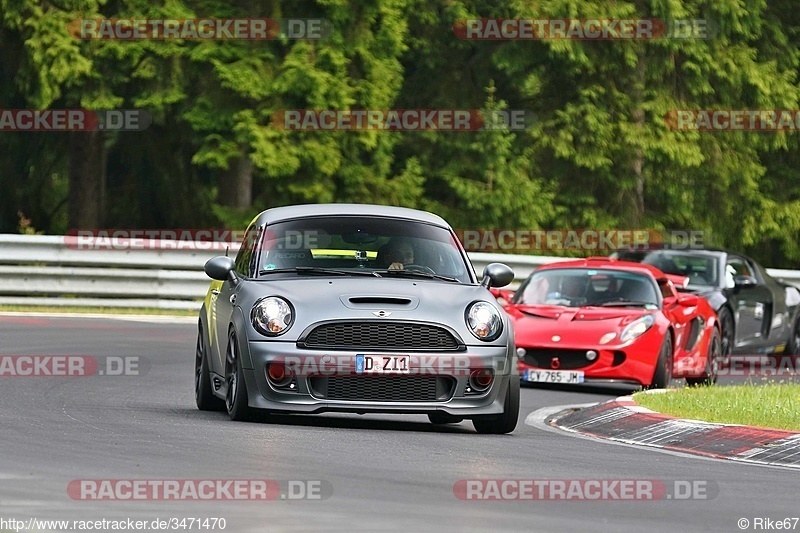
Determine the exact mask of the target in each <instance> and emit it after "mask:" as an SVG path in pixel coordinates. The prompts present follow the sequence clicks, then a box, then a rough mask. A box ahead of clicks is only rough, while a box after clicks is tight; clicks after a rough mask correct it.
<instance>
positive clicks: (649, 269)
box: [536, 257, 667, 279]
mask: <svg viewBox="0 0 800 533" xmlns="http://www.w3.org/2000/svg"><path fill="white" fill-rule="evenodd" d="M562 268H597V269H601V268H602V269H606V270H622V271H627V272H636V273H638V274H644V275H650V276H652V277H654V278H656V279H660V278H665V277H667V276H666V275H665V274H664V273H663V272H662V271H661V270H659V269H657V268H656V267H654V266H653V265H647V264H645V263H636V262H633V261H619V260H617V259H612V258H610V257H588V258H586V259H575V260H573V261H559V262H557V263H548V264H546V265H542V266H540V267H539V268H537V269H536V271H537V272H538V271H540V270H558V269H562Z"/></svg>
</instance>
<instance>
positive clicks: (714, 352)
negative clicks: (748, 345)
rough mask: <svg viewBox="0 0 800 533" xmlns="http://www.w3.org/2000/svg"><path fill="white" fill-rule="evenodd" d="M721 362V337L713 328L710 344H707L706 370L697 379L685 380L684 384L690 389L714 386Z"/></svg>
mask: <svg viewBox="0 0 800 533" xmlns="http://www.w3.org/2000/svg"><path fill="white" fill-rule="evenodd" d="M721 362H722V335H720V333H719V330H717V328H714V333H713V335H712V336H711V342H710V343H709V344H708V357H707V358H706V370H705V372H704V374H703V375H702V376H700V377H698V378H686V384H687V385H689V386H691V387H697V386H704V385H705V386H707V385H714V384H715V383H716V382H717V375H718V374H719V369H720V364H721Z"/></svg>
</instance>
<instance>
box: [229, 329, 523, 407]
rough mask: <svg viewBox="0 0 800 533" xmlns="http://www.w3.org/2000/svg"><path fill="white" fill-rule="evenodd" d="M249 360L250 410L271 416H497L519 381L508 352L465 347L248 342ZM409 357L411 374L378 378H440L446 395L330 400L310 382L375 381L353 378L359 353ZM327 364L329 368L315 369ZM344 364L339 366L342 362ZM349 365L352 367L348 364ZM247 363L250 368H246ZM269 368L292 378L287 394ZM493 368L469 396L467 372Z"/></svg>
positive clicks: (359, 376)
mask: <svg viewBox="0 0 800 533" xmlns="http://www.w3.org/2000/svg"><path fill="white" fill-rule="evenodd" d="M248 351H249V356H250V357H249V361H247V362H246V363H245V368H244V377H245V382H246V385H247V390H248V396H249V401H248V403H249V405H250V407H253V408H257V409H264V410H268V411H274V412H293V413H308V414H312V413H322V412H337V411H338V412H352V413H368V412H373V413H422V414H425V413H433V412H437V411H438V412H444V413H447V414H450V415H454V416H458V417H472V416H480V415H492V414H500V413H502V412H503V409H504V401H505V397H506V390H507V388H508V387H509V383H510V382H511V380H512V379H518V372H517V360H516V356H515V355H514V352H513V347H508V346H502V345H500V346H496V345H490V346H468V347H467V350H466V351H462V352H446V353H443V352H414V353H409V354H401V353H396V352H392V353H385V352H384V353H382V352H379V351H374V350H372V351H359V352H356V351H338V350H337V351H328V352H325V351H317V350H307V349H300V348H297V346H296V345H295V343H293V342H275V341H271V342H270V341H251V342H249V343H248ZM365 353H366V354H375V355H392V356H397V355H409V357H410V360H411V369H410V370H411V373H410V374H408V375H386V376H381V378H382V379H387V380H391V379H393V378H399V379H404V380H414V379H417V378H420V379H429V377H430V376H436V377H440V378H444V379H445V380H446V381H447V382H448V383H450V384H451V390H450V392H449V393H448V394H447V395H445V396H444V397H439V398H437V399H435V400H422V401H420V400H415V401H395V400H393V399H391V398H384V399H382V400H377V401H376V400H363V399H359V398H348V399H333V398H328V397H325V395H320V393H319V391H318V390H317V389H316V388H315V387H314V386H312V380H314V379H318V378H325V377H344V378H346V379H356V380H358V379H361V380H370V379H375V376H371V375H363V374H357V373H356V372H355V360H356V356H357V355H359V354H365ZM322 361H328V363H329V364H328V365H327V366H326V365H323V364H320V363H321V362H322ZM343 361H344V362H345V364H342V362H343ZM348 361H352V362H353V365H352V367H348V366H347V364H346V363H347V362H348ZM248 363H249V364H248ZM269 364H282V365H284V367H285V368H289V369H290V370H291V372H292V375H294V377H295V380H294V381H295V385H296V386H295V387H294V389H292V390H288V389H285V388H279V387H276V386H274V385H273V384H271V383H270V382H269V381H268V379H267V373H266V369H267V367H268V365H269ZM479 368H485V369H492V371H493V374H494V379H493V381H492V384H491V385H490V386H489V388H488V389H487V390H486V391H484V392H482V393H477V392H475V391H472V392H469V391H468V386H469V373H470V371H471V370H473V369H479Z"/></svg>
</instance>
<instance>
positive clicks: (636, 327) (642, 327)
mask: <svg viewBox="0 0 800 533" xmlns="http://www.w3.org/2000/svg"><path fill="white" fill-rule="evenodd" d="M653 324H655V319H654V318H653V315H645V316H643V317H642V318H637V319H636V320H634V321H633V322H631V323H630V324H628V325H627V326H625V329H623V330H622V334H620V336H619V341H620V342H623V343H624V342H628V341H632V340H633V339H638V338H639V337H641V336H642V335H644V334H645V332H646V331H647V330H648V329H650V327H651V326H652V325H653Z"/></svg>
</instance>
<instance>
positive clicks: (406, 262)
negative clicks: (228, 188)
mask: <svg viewBox="0 0 800 533" xmlns="http://www.w3.org/2000/svg"><path fill="white" fill-rule="evenodd" d="M253 246H256V247H258V249H259V253H258V254H257V255H256V256H257V257H258V258H259V265H258V273H257V274H258V276H259V277H267V276H272V275H275V274H278V273H280V272H287V271H293V270H295V269H298V270H299V271H300V273H309V274H310V273H311V272H310V270H311V269H313V270H315V271H316V274H324V273H325V272H322V270H329V271H331V272H330V273H331V274H337V272H333V271H338V274H339V275H341V273H342V272H345V273H347V272H350V273H352V274H359V273H367V272H377V273H380V272H381V271H384V272H385V273H386V271H389V270H391V271H392V272H391V273H389V274H394V275H395V276H393V277H397V275H402V276H404V277H406V276H408V277H418V278H419V279H425V278H427V279H437V276H439V277H441V276H444V277H446V278H453V279H455V280H458V281H460V282H463V283H470V282H471V279H470V275H469V271H468V267H467V264H466V263H465V261H464V259H463V256H462V254H461V251H460V249H459V247H458V244H457V242H456V240H455V238H454V237H453V235H452V234H451V232H450V231H448V230H447V229H444V228H441V227H437V226H433V225H430V224H425V223H422V222H414V221H409V220H400V219H393V218H378V217H356V216H327V217H309V218H304V219H298V220H290V221H285V222H279V223H276V224H270V225H268V226H267V227H266V228H265V230H264V232H263V234H262V235H261V238H260V239H259V240H258V242H256V243H253ZM451 281H452V279H451Z"/></svg>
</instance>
